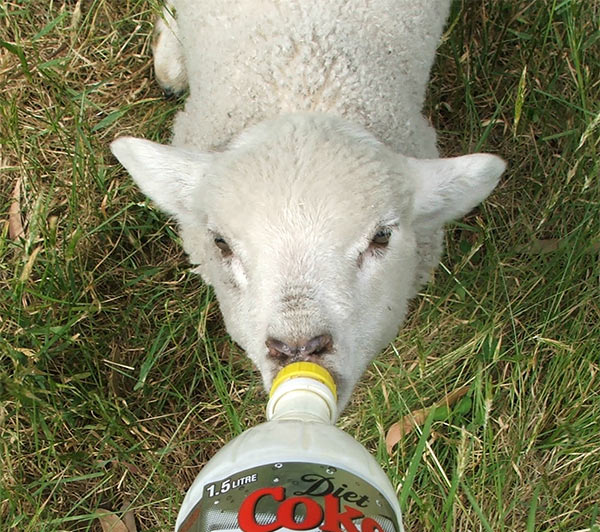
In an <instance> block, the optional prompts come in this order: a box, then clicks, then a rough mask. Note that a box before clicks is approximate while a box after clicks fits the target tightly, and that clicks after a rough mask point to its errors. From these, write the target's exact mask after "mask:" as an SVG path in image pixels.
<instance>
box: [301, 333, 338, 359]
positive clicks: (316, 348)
mask: <svg viewBox="0 0 600 532" xmlns="http://www.w3.org/2000/svg"><path fill="white" fill-rule="evenodd" d="M332 347H333V339H332V338H331V335H330V334H321V335H319V336H315V337H314V338H312V339H310V340H309V341H308V342H306V343H305V344H303V345H301V346H299V348H298V350H299V353H300V356H309V355H324V354H325V353H327V352H328V351H331V348H332Z"/></svg>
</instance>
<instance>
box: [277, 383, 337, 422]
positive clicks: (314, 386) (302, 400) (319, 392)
mask: <svg viewBox="0 0 600 532" xmlns="http://www.w3.org/2000/svg"><path fill="white" fill-rule="evenodd" d="M336 418H337V408H336V401H335V398H334V396H333V393H332V392H331V390H330V389H329V388H328V387H327V386H325V385H324V384H323V383H321V382H319V381H317V380H315V379H311V378H305V377H298V378H294V379H290V380H287V381H285V382H283V383H282V384H280V385H279V386H278V387H277V388H276V389H275V391H274V392H273V394H272V395H271V398H270V399H269V402H268V403H267V419H268V420H269V421H271V420H273V421H274V420H278V421H279V420H284V419H293V420H298V421H313V422H318V423H326V424H331V423H334V422H335V420H336Z"/></svg>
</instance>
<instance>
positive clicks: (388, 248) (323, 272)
mask: <svg viewBox="0 0 600 532" xmlns="http://www.w3.org/2000/svg"><path fill="white" fill-rule="evenodd" d="M174 7H175V9H176V19H177V20H176V21H175V20H173V19H172V18H170V17H169V16H167V17H166V18H165V20H164V21H163V22H161V23H160V24H159V26H158V30H159V32H160V33H159V35H158V37H157V40H156V43H155V49H154V54H155V66H156V74H157V77H158V79H159V81H160V83H161V84H162V85H163V86H164V87H165V88H167V89H170V90H175V91H177V90H179V89H181V87H182V86H184V85H185V83H186V80H187V83H188V85H189V92H190V94H189V97H188V99H187V102H186V105H185V109H184V110H183V111H181V112H180V113H179V114H178V116H177V118H176V120H175V126H174V138H173V146H161V145H159V144H155V143H153V142H149V141H145V140H141V139H133V138H122V139H118V140H116V141H115V142H113V144H112V146H111V147H112V150H113V152H114V153H115V155H116V156H117V157H118V158H119V160H120V161H121V163H122V164H123V165H124V166H125V167H126V168H127V169H128V170H129V172H130V173H131V175H132V176H133V178H134V180H135V181H136V182H137V183H138V185H139V186H140V188H141V189H142V190H143V191H144V192H145V193H146V194H147V195H149V196H150V197H151V198H152V199H153V200H154V201H155V202H156V203H157V204H158V206H159V207H161V208H162V209H163V210H165V211H166V212H167V213H169V214H171V215H172V216H174V217H175V218H176V219H177V221H178V223H179V227H180V230H181V234H182V239H183V245H184V247H185V250H186V252H187V253H188V255H189V258H190V261H191V262H192V264H194V265H195V266H196V268H195V271H197V272H198V273H200V274H201V275H202V277H203V278H204V280H205V281H206V282H208V283H210V284H212V285H213V286H214V289H215V293H216V295H217V298H218V300H219V305H220V308H221V311H222V313H223V316H224V319H225V324H226V326H227V329H228V331H229V333H230V334H231V336H232V338H233V339H234V340H235V341H236V342H238V343H239V344H240V345H241V346H242V347H243V348H244V350H245V351H246V353H247V354H248V356H249V357H250V358H251V360H252V361H253V362H254V364H255V365H256V367H257V368H258V369H259V370H260V372H261V374H262V376H263V380H264V384H265V386H266V387H267V388H268V387H269V386H270V383H271V380H272V378H273V376H274V375H275V374H276V373H277V371H278V370H279V369H280V367H281V366H282V365H284V364H286V363H288V362H290V361H291V360H292V357H289V358H287V359H286V358H285V357H282V356H280V355H281V353H277V352H276V351H275V353H276V355H277V356H274V355H273V352H272V351H270V350H269V348H268V345H276V344H277V342H278V343H279V345H280V344H281V343H283V344H287V345H288V346H292V347H294V346H300V345H303V344H304V343H305V342H308V341H309V340H311V339H315V338H319V337H322V336H327V337H330V338H331V342H323V344H322V345H325V346H326V349H325V350H324V351H323V352H320V353H319V354H314V355H310V356H309V359H310V360H313V361H316V362H319V363H321V364H322V365H323V366H325V367H326V368H328V369H329V370H330V371H331V372H332V373H333V375H334V378H335V379H336V381H337V384H338V388H339V403H340V407H343V406H344V405H345V404H346V402H347V401H348V399H349V397H350V394H351V391H352V389H353V387H354V385H355V384H356V382H357V380H358V379H359V378H360V376H361V374H362V372H363V371H364V369H365V368H366V366H367V364H368V363H369V362H370V360H371V359H372V358H373V357H374V356H376V355H377V353H378V352H379V351H380V350H381V349H383V348H384V347H385V346H386V345H387V344H388V343H389V342H390V341H392V340H393V339H394V337H395V335H396V333H397V331H398V328H399V327H400V326H401V324H402V322H403V320H404V317H405V315H406V311H407V304H408V301H409V299H410V298H411V297H413V296H414V295H415V294H416V292H417V290H418V288H419V287H420V286H421V285H422V284H423V283H424V282H425V281H427V280H428V278H429V276H430V273H431V271H432V269H433V268H434V267H435V266H436V265H437V264H438V261H439V258H440V255H441V252H442V227H443V225H444V223H446V222H448V221H450V220H452V219H455V218H457V217H460V216H462V215H463V214H465V213H466V212H468V211H469V210H470V209H472V208H473V207H474V206H475V205H476V204H478V203H479V202H481V201H482V200H483V199H485V197H486V196H487V195H488V194H489V193H490V192H491V191H492V189H493V188H494V186H495V185H496V183H497V181H498V178H499V176H500V174H501V173H502V171H503V170H504V162H503V161H502V160H501V159H499V158H498V157H495V156H493V155H486V154H473V155H466V156H462V157H455V158H452V159H438V158H437V156H438V154H437V150H436V146H435V133H434V131H433V129H432V128H431V127H430V126H429V125H428V124H427V122H426V121H425V120H424V118H423V117H422V115H421V107H422V105H423V98H424V92H425V86H426V82H427V77H428V75H429V69H430V67H431V64H432V61H433V58H434V52H435V48H436V45H437V42H438V39H439V36H440V34H441V31H442V28H443V25H444V22H445V18H446V15H447V12H448V2H447V1H438V0H435V1H434V0H411V1H408V0H350V1H340V0H327V1H323V0H320V1H311V0H302V1H296V2H292V1H285V0H281V1H277V0H252V1H249V0H241V1H237V2H218V1H216V0H213V1H203V2H195V1H191V0H178V1H176V2H174ZM381 235H383V237H382V236H381ZM385 235H388V236H389V242H387V243H385V244H384V245H378V244H377V242H379V241H380V240H381V239H382V238H383V239H384V240H385V238H386V237H385ZM224 250H225V251H224ZM273 339H274V340H276V341H277V342H276V344H273V342H272V341H271V340H273ZM319 345H321V344H319ZM299 356H300V355H298V354H297V355H295V357H296V358H298V357H299Z"/></svg>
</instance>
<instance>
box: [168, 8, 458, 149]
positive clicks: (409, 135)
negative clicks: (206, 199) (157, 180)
mask: <svg viewBox="0 0 600 532" xmlns="http://www.w3.org/2000/svg"><path fill="white" fill-rule="evenodd" d="M173 5H174V8H175V10H176V13H177V19H178V24H179V33H178V37H179V42H180V43H181V46H182V49H183V51H184V58H185V65H186V70H187V75H188V80H189V87H190V95H189V98H188V100H187V102H186V106H185V110H184V111H183V112H182V113H180V114H179V115H178V117H177V120H176V123H175V128H174V133H175V136H174V139H173V143H174V144H175V145H180V146H183V145H192V146H195V147H198V148H200V149H211V148H214V147H220V146H223V145H224V144H226V143H227V142H229V140H230V139H231V138H232V137H233V136H235V135H237V134H238V133H239V132H240V131H241V130H243V129H245V128H246V127H247V126H249V125H252V124H254V123H256V122H258V121H260V120H263V119H265V118H273V117H276V116H279V115H282V114H285V113H290V112H299V111H316V112H323V113H328V114H332V115H335V116H341V117H344V118H346V119H347V120H349V121H351V122H353V123H357V124H361V125H362V126H364V127H365V128H366V129H367V131H369V132H370V133H372V134H373V135H375V137H376V138H378V139H379V140H381V141H383V142H384V143H385V144H387V145H388V146H389V147H391V148H393V149H395V150H397V151H400V152H402V153H404V154H406V155H413V156H416V157H436V156H437V152H436V149H435V134H434V131H433V129H432V128H431V127H430V126H429V125H428V124H427V123H426V121H425V120H424V119H423V117H422V116H421V107H422V105H423V98H424V95H425V89H426V84H427V79H428V76H429V70H430V68H431V64H432V62H433V58H434V53H435V49H436V47H437V45H438V40H439V37H440V35H441V32H442V29H443V25H444V23H445V20H446V16H447V13H448V8H449V2H448V1H446V0H433V1H432V0H420V1H419V0H417V1H415V0H364V1H359V0H353V1H348V0H327V1H323V0H301V1H298V0H295V1H290V0H287V1H286V0H283V1H273V0H258V1H257V0H240V1H236V2H223V1H218V0H209V1H203V2H202V3H198V2H194V1H186V0H178V1H175V2H173Z"/></svg>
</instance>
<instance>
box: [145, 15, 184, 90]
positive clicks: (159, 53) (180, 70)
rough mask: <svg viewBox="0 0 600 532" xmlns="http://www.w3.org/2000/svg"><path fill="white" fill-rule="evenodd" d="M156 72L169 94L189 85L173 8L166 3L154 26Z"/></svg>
mask: <svg viewBox="0 0 600 532" xmlns="http://www.w3.org/2000/svg"><path fill="white" fill-rule="evenodd" d="M152 51H153V54H154V73H155V75H156V79H157V81H158V83H159V84H160V86H161V87H162V88H163V89H164V90H165V93H167V94H179V93H181V92H183V91H184V90H185V89H186V87H187V73H186V71H185V63H184V59H183V50H182V48H181V42H180V41H179V36H178V28H177V21H176V20H175V18H174V17H173V9H172V7H171V6H170V5H166V6H165V8H164V10H163V14H162V16H161V17H159V18H158V20H157V21H156V24H155V26H154V39H153V42H152Z"/></svg>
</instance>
